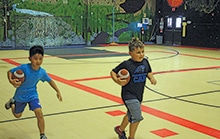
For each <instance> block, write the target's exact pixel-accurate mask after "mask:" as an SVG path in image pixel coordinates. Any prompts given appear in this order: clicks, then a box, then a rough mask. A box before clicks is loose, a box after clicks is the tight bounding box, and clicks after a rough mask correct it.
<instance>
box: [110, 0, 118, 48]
mask: <svg viewBox="0 0 220 139" xmlns="http://www.w3.org/2000/svg"><path fill="white" fill-rule="evenodd" d="M112 3H113V7H112V42H111V43H110V45H117V43H115V39H114V38H115V0H112Z"/></svg>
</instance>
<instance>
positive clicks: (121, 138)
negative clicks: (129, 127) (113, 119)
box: [114, 126, 127, 139]
mask: <svg viewBox="0 0 220 139" xmlns="http://www.w3.org/2000/svg"><path fill="white" fill-rule="evenodd" d="M114 130H115V132H116V134H118V138H119V139H127V137H126V134H125V132H124V131H121V130H120V126H116V127H115V128H114Z"/></svg>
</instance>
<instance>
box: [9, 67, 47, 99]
mask: <svg viewBox="0 0 220 139" xmlns="http://www.w3.org/2000/svg"><path fill="white" fill-rule="evenodd" d="M18 69H21V70H22V71H23V72H24V75H25V80H24V82H23V83H22V85H21V86H20V87H18V88H17V89H16V91H15V94H14V99H15V101H17V102H29V101H32V100H34V99H38V92H37V83H38V82H39V81H42V82H44V81H47V82H50V81H51V78H50V77H49V75H48V74H47V73H46V70H45V69H43V68H42V67H40V68H39V69H38V70H33V69H32V67H31V64H30V63H28V64H22V65H20V66H18V67H15V68H12V69H11V70H10V71H11V72H12V73H13V72H14V71H16V70H18Z"/></svg>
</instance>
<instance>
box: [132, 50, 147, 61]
mask: <svg viewBox="0 0 220 139" xmlns="http://www.w3.org/2000/svg"><path fill="white" fill-rule="evenodd" d="M129 54H130V56H131V58H132V59H133V60H134V61H137V62H141V61H142V60H143V59H144V47H143V48H140V47H138V48H134V50H133V51H131V52H129Z"/></svg>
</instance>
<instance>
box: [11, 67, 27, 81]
mask: <svg viewBox="0 0 220 139" xmlns="http://www.w3.org/2000/svg"><path fill="white" fill-rule="evenodd" d="M12 78H13V79H18V80H19V81H21V82H22V83H23V82H24V79H25V77H24V72H23V71H22V70H20V69H19V70H16V71H15V72H14V73H13V74H12Z"/></svg>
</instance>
